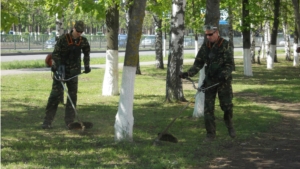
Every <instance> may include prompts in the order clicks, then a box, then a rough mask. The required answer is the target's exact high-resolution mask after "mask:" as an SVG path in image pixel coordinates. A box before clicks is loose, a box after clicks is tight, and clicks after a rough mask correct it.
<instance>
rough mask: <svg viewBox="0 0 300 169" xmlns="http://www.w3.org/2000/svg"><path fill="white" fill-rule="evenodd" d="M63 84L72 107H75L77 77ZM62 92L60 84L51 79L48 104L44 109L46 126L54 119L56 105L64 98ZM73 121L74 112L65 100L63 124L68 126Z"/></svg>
mask: <svg viewBox="0 0 300 169" xmlns="http://www.w3.org/2000/svg"><path fill="white" fill-rule="evenodd" d="M64 83H65V84H66V86H67V90H68V93H69V95H70V98H71V100H72V102H73V104H74V106H75V107H76V103H77V91H78V77H75V78H73V79H71V80H69V81H67V82H64ZM63 92H64V88H63V86H62V84H61V82H60V81H57V80H55V79H53V83H52V90H51V93H50V96H49V98H48V103H47V107H46V116H45V119H44V120H45V122H46V123H48V124H51V123H52V121H53V119H54V117H55V114H56V111H57V107H58V104H59V102H60V101H61V100H62V99H63V98H62V97H64V95H63ZM74 119H75V110H74V109H73V107H72V104H71V102H70V100H69V99H67V104H66V109H65V118H64V120H65V123H66V124H69V123H71V122H73V121H74Z"/></svg>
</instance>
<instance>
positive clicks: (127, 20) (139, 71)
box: [123, 0, 142, 75]
mask: <svg viewBox="0 0 300 169" xmlns="http://www.w3.org/2000/svg"><path fill="white" fill-rule="evenodd" d="M124 1H125V0H124ZM124 1H123V2H124ZM133 1H134V0H126V1H125V6H129V5H130V4H131V3H132V2H133ZM125 12H126V28H127V32H129V22H130V19H132V18H131V17H130V15H131V14H130V9H129V10H127V11H125ZM127 39H128V38H127ZM138 55H139V53H138ZM138 57H139V56H138ZM135 74H137V75H141V74H142V72H141V68H140V58H138V62H137V63H136V71H135Z"/></svg>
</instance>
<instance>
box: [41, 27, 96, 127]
mask: <svg viewBox="0 0 300 169" xmlns="http://www.w3.org/2000/svg"><path fill="white" fill-rule="evenodd" d="M83 31H84V23H83V21H76V22H75V25H74V27H73V30H72V31H71V32H70V33H67V34H63V35H61V36H60V37H59V38H58V40H57V43H56V45H55V48H54V51H53V53H52V59H53V61H54V63H53V65H52V67H51V71H52V72H53V74H54V76H56V78H57V79H59V78H60V77H58V75H57V72H59V70H60V68H61V67H64V68H65V71H64V75H65V78H64V79H69V78H71V77H74V76H76V75H78V74H80V73H81V52H82V53H83V54H84V57H83V62H84V73H89V72H90V71H91V69H90V45H89V42H88V40H87V39H86V38H85V37H82V36H81V35H82V32H83ZM64 83H66V86H67V88H68V92H69V95H70V97H71V100H72V101H73V103H74V106H75V107H76V102H77V90H78V77H75V78H72V79H71V80H68V81H66V82H64ZM63 92H64V89H63V86H62V84H61V81H58V80H56V79H55V78H54V77H53V83H52V90H51V93H50V96H49V98H48V103H47V107H46V116H45V118H44V122H43V124H42V128H43V129H50V128H52V126H51V124H52V121H53V119H54V116H55V114H56V110H57V107H58V104H59V101H60V100H61V97H63ZM74 119H75V110H74V109H73V107H72V104H71V103H70V101H69V99H67V104H66V109H65V119H64V120H65V123H66V125H67V126H68V124H70V123H72V122H73V121H74Z"/></svg>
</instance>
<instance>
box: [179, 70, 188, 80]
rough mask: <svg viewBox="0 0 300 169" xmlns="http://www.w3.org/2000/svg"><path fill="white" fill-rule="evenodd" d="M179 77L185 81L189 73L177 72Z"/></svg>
mask: <svg viewBox="0 0 300 169" xmlns="http://www.w3.org/2000/svg"><path fill="white" fill-rule="evenodd" d="M179 77H180V78H182V79H186V78H188V77H189V73H188V72H179Z"/></svg>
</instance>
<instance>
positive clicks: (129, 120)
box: [115, 66, 136, 141]
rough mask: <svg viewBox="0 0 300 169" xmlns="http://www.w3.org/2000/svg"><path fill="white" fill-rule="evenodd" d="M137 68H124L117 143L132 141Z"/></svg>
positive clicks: (117, 121) (116, 129) (116, 124)
mask: <svg viewBox="0 0 300 169" xmlns="http://www.w3.org/2000/svg"><path fill="white" fill-rule="evenodd" d="M135 72H136V67H131V66H124V68H123V75H122V86H121V91H120V101H119V107H118V112H117V115H116V121H115V141H121V140H128V141H132V132H133V123H134V118H133V96H134V82H135Z"/></svg>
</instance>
